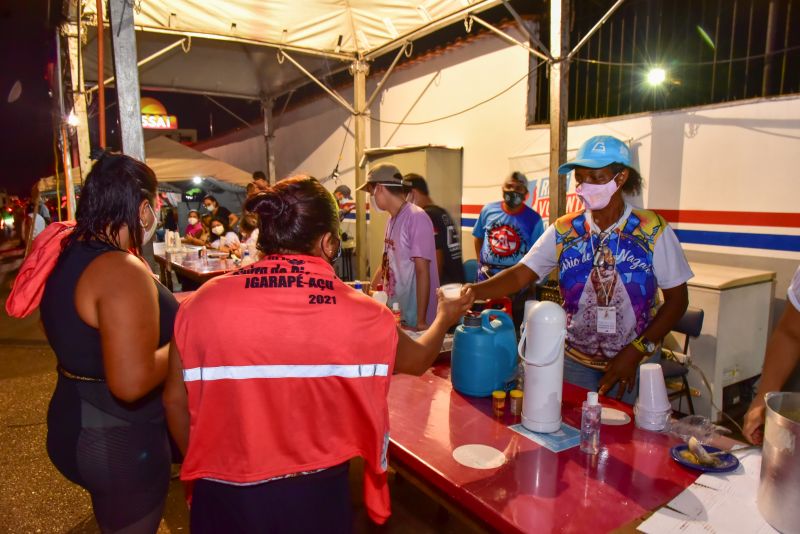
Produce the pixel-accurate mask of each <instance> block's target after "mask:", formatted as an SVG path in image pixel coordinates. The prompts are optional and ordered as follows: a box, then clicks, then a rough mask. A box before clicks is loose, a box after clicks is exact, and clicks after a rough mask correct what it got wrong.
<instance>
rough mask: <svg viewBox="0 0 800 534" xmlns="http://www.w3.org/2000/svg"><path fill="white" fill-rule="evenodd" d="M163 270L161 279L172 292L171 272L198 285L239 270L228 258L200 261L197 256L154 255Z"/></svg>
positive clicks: (188, 254) (191, 254)
mask: <svg viewBox="0 0 800 534" xmlns="http://www.w3.org/2000/svg"><path fill="white" fill-rule="evenodd" d="M153 257H154V258H155V260H156V263H158V266H159V269H160V270H161V273H160V278H161V283H163V284H164V285H165V286H167V288H169V289H170V291H171V290H172V275H171V274H170V273H171V271H175V272H176V273H178V274H180V275H182V276H185V277H186V278H188V279H189V280H192V281H193V282H196V283H197V284H198V285H201V284H203V283H204V282H206V281H208V280H210V279H212V278H214V277H216V276H221V275H223V274H225V273H227V272H229V271H232V270H234V269H236V268H237V265H236V264H235V263H234V261H233V260H231V259H227V258H206V259H204V260H203V259H200V257H199V256H198V255H197V254H194V253H187V254H154V256H153Z"/></svg>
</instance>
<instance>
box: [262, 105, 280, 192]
mask: <svg viewBox="0 0 800 534" xmlns="http://www.w3.org/2000/svg"><path fill="white" fill-rule="evenodd" d="M274 107H275V100H273V99H271V98H264V99H262V100H261V111H262V112H263V114H264V150H265V151H266V161H267V169H266V170H267V182H269V184H270V185H275V183H276V182H277V181H278V177H277V176H276V173H275V118H274V117H273V116H272V110H273V108H274Z"/></svg>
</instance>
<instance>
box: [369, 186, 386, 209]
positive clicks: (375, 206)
mask: <svg viewBox="0 0 800 534" xmlns="http://www.w3.org/2000/svg"><path fill="white" fill-rule="evenodd" d="M369 210H370V211H371V212H372V213H384V212H385V211H386V210H385V209H383V208H381V207H379V206H378V203H377V202H376V201H375V191H374V190H373V192H372V194H371V195H370V196H369Z"/></svg>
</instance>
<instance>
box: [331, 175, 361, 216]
mask: <svg viewBox="0 0 800 534" xmlns="http://www.w3.org/2000/svg"><path fill="white" fill-rule="evenodd" d="M333 196H334V197H335V198H336V203H337V204H338V205H339V222H341V221H343V220H344V218H345V216H346V215H347V214H348V213H350V212H351V211H353V210H354V209H356V203H355V202H353V194H352V192H351V191H350V188H349V187H347V186H346V185H344V184H342V185H340V186H338V187H337V188H336V189H334V190H333Z"/></svg>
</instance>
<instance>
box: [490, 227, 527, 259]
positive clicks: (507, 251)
mask: <svg viewBox="0 0 800 534" xmlns="http://www.w3.org/2000/svg"><path fill="white" fill-rule="evenodd" d="M487 234H488V236H489V250H490V251H491V255H492V256H493V257H494V258H496V259H497V260H498V261H502V260H503V259H505V258H508V257H509V256H513V255H515V254H518V253H519V249H520V245H521V244H522V239H521V238H520V231H519V228H517V227H516V226H515V225H510V224H501V225H498V226H495V227H493V228H489V231H488V232H487Z"/></svg>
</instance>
